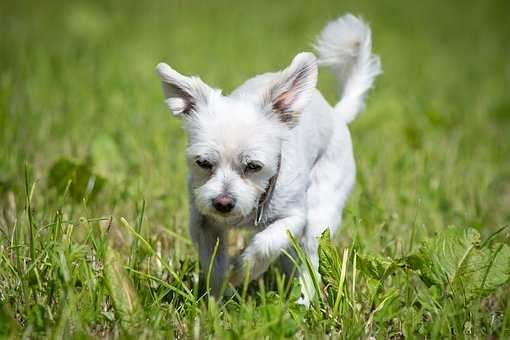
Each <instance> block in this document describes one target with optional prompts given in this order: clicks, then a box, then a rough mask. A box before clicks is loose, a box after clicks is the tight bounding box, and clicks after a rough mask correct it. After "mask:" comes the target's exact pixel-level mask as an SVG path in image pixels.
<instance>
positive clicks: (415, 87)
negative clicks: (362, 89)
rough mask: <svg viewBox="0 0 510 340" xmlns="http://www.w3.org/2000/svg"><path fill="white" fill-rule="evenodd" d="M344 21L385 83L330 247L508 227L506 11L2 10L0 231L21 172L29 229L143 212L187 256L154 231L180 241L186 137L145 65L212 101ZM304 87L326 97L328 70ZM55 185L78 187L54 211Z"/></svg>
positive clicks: (224, 5)
mask: <svg viewBox="0 0 510 340" xmlns="http://www.w3.org/2000/svg"><path fill="white" fill-rule="evenodd" d="M346 12H352V13H354V14H356V15H361V16H362V17H363V18H365V19H366V20H367V21H368V22H369V23H370V25H371V27H372V31H373V42H374V47H373V48H374V50H375V52H376V53H377V54H379V55H380V57H381V60H382V66H383V71H384V73H383V74H382V75H381V76H380V77H379V78H378V79H377V81H376V85H375V89H374V90H373V91H372V92H371V93H370V95H369V98H368V102H367V109H366V111H365V112H363V113H362V114H361V115H360V116H359V118H358V119H357V120H356V121H355V122H354V123H353V124H351V131H352V136H353V142H354V148H355V155H356V158H357V164H358V183H357V185H356V188H355V190H354V192H353V194H352V196H351V198H350V200H349V204H348V207H347V209H346V210H345V212H344V226H343V229H342V231H340V232H339V237H338V242H339V244H340V245H349V244H350V242H351V241H352V240H356V242H358V244H359V246H360V247H364V248H366V249H369V250H370V251H373V252H379V253H381V254H385V255H391V256H399V255H402V254H405V253H406V252H407V251H408V250H410V249H412V248H413V245H414V244H415V242H417V241H418V240H419V239H422V238H423V237H425V236H427V235H432V234H433V233H434V232H436V231H439V230H442V229H443V228H445V227H446V226H447V225H458V226H466V227H467V226H470V227H474V228H477V229H479V230H480V231H481V233H482V235H483V236H487V235H489V234H491V233H492V232H494V231H495V230H497V229H498V228H499V227H502V226H503V225H505V224H508V223H509V221H510V157H509V155H510V132H509V131H510V92H509V91H510V87H509V83H510V82H509V80H510V17H509V13H510V2H509V1H506V0H501V1H498V0H493V1H412V2H410V1H401V0H398V1H395V0H378V1H350V0H349V1H347V0H346V1H314V2H312V1H304V0H299V1H266V0H261V1H253V2H248V1H147V2H142V1H117V0H111V1H12V0H4V1H2V2H1V3H0V212H1V213H0V217H1V218H0V228H1V229H2V230H3V231H4V234H3V235H8V232H5V231H6V230H9V228H10V227H11V226H12V225H11V224H10V221H11V222H12V216H19V218H20V219H23V218H24V217H23V216H22V215H23V214H22V210H23V208H24V206H25V199H26V193H25V188H24V187H25V175H24V172H25V168H27V169H28V178H29V181H30V182H32V181H34V183H35V187H34V190H33V197H32V200H33V201H32V205H33V207H34V210H35V212H34V214H35V215H34V219H35V221H36V223H37V224H39V225H44V224H45V223H46V222H47V221H48V220H49V219H50V218H51V216H53V214H54V212H55V211H56V210H57V208H58V209H62V211H63V214H64V216H65V217H66V218H68V219H71V220H78V219H79V218H80V217H83V216H85V217H87V218H95V217H103V216H113V217H114V220H113V225H115V224H118V218H119V217H121V216H124V217H126V218H127V219H128V220H130V221H132V220H134V219H135V217H136V216H138V214H139V209H140V202H141V201H142V200H145V201H146V207H145V222H144V230H143V234H144V235H146V236H147V237H148V238H149V239H150V240H152V241H154V240H163V241H164V242H163V253H164V254H167V255H166V256H169V257H171V258H172V259H180V258H185V257H187V256H189V255H190V254H194V252H193V249H192V247H191V245H189V244H188V243H180V242H178V241H175V239H174V237H170V236H169V235H168V234H167V233H164V232H163V230H170V231H171V232H172V233H177V234H179V235H182V236H184V237H187V214H188V212H187V193H186V190H187V189H186V176H187V175H186V173H187V170H186V165H185V162H184V149H185V147H186V140H185V135H184V132H183V130H182V129H181V127H180V125H181V122H180V121H179V120H178V119H175V118H172V117H170V114H169V113H168V111H167V110H166V108H165V105H164V103H163V95H162V92H161V88H160V84H159V81H158V78H157V77H156V75H155V72H154V67H155V65H156V64H157V63H158V62H159V61H165V62H167V63H169V64H170V65H172V66H173V67H174V68H175V69H177V70H179V71H180V72H182V73H184V74H194V75H199V76H200V77H201V78H202V79H203V80H204V81H206V82H207V83H208V84H210V85H212V86H215V87H219V88H222V89H224V92H225V93H228V92H230V91H232V90H233V89H234V88H235V87H236V86H238V85H240V84H241V83H242V82H243V81H244V80H245V79H247V78H249V77H251V76H254V75H256V74H259V73H263V72H267V71H271V70H278V69H281V68H283V67H284V66H286V65H287V64H288V63H289V62H290V60H291V59H292V57H293V56H294V55H295V54H296V53H298V52H300V51H309V50H311V44H312V42H313V40H314V37H315V35H316V34H318V33H319V32H320V30H321V29H322V28H323V26H324V25H325V23H326V22H327V21H328V20H332V19H334V18H336V17H337V16H339V15H340V14H343V13H346ZM319 88H320V89H321V90H322V91H323V93H324V94H325V96H326V97H327V98H328V99H329V100H330V102H332V103H335V102H336V101H337V99H338V98H337V95H336V88H337V87H336V85H335V84H334V81H333V77H332V76H331V75H330V74H329V71H328V70H321V71H320V74H319ZM69 174H71V175H69ZM69 176H71V177H72V179H74V183H78V182H80V181H81V182H82V184H81V187H77V185H78V184H74V185H75V188H74V194H73V193H72V194H71V198H68V199H67V200H66V201H65V203H62V201H61V200H60V199H61V193H62V191H63V190H64V188H65V187H66V185H67V181H68V179H69V178H71V177H69ZM73 176H74V177H73ZM80 176H81V177H84V178H81V177H80ZM91 178H92V179H93V180H91ZM62 180H63V181H64V182H62ZM83 196H86V199H85V201H83V200H82V198H83ZM73 199H74V201H73ZM172 235H173V234H172ZM152 241H151V242H152ZM119 243H120V245H119V246H120V247H122V245H123V244H122V242H119ZM127 244H129V243H127Z"/></svg>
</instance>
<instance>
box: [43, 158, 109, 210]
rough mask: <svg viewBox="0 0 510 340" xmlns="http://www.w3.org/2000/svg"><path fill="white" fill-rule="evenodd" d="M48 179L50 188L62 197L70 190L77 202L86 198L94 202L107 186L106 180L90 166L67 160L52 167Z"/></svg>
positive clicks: (62, 160) (61, 160)
mask: <svg viewBox="0 0 510 340" xmlns="http://www.w3.org/2000/svg"><path fill="white" fill-rule="evenodd" d="M48 177H49V179H48V184H49V186H50V187H52V188H55V189H57V191H58V193H59V194H60V195H62V194H63V193H64V192H66V190H68V192H69V195H70V197H71V198H72V199H73V200H74V201H75V202H81V200H82V199H83V198H84V197H87V198H88V199H89V200H93V199H94V198H95V197H96V196H97V194H98V193H99V192H100V191H101V189H102V188H103V187H104V185H105V184H106V179H105V178H104V177H102V176H100V175H98V174H96V173H94V172H93V171H92V168H91V166H90V165H89V164H85V163H78V162H75V161H71V160H69V159H66V158H61V159H59V160H58V161H56V162H55V163H54V164H53V165H52V167H51V169H50V171H49V175H48ZM69 183H70V185H69V187H68V184H69Z"/></svg>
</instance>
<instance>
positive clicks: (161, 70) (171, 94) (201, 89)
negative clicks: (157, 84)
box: [156, 63, 212, 117]
mask: <svg viewBox="0 0 510 340" xmlns="http://www.w3.org/2000/svg"><path fill="white" fill-rule="evenodd" d="M156 72H157V73H158V75H159V78H160V79H161V85H162V87H163V93H164V94H165V103H166V105H167V106H168V108H169V109H170V111H171V112H172V114H173V115H174V116H176V117H183V116H186V115H189V114H190V113H191V112H193V111H195V110H196V108H197V105H198V104H200V103H205V102H207V97H208V96H209V94H210V93H211V91H212V89H211V88H210V87H209V86H207V85H206V84H205V83H204V82H203V81H202V80H201V79H200V78H198V77H186V76H183V75H182V74H180V73H179V72H177V71H175V70H174V69H172V68H171V67H170V66H168V65H167V64H165V63H159V64H158V66H156Z"/></svg>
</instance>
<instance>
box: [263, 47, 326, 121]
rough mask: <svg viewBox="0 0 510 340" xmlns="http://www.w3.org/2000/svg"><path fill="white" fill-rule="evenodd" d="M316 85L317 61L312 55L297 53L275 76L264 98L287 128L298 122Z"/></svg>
mask: <svg viewBox="0 0 510 340" xmlns="http://www.w3.org/2000/svg"><path fill="white" fill-rule="evenodd" d="M316 85H317V61H316V58H315V56H314V55H313V54H312V53H299V54H298V55H296V56H295V57H294V59H293V60H292V63H291V64H290V65H289V66H288V67H287V68H286V69H285V70H283V71H281V72H280V73H279V74H278V75H277V76H276V80H275V82H274V83H273V84H272V86H271V88H270V89H269V92H268V94H267V96H266V98H265V100H264V101H265V103H264V105H265V106H266V107H267V105H269V107H270V110H271V111H272V113H273V114H276V115H277V117H278V119H279V120H280V121H281V122H283V123H285V124H286V125H287V126H289V127H293V126H295V125H296V124H297V122H298V120H299V115H300V113H301V111H302V110H303V109H304V108H305V106H306V105H307V104H308V102H309V101H310V97H311V95H312V93H313V89H314V88H315V86H316Z"/></svg>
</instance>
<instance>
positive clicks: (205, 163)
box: [195, 158, 213, 170]
mask: <svg viewBox="0 0 510 340" xmlns="http://www.w3.org/2000/svg"><path fill="white" fill-rule="evenodd" d="M195 163H197V165H198V166H199V167H201V168H202V169H208V170H210V169H212V167H213V165H212V164H211V162H209V161H208V160H206V159H200V158H198V159H197V160H196V161H195Z"/></svg>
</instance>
